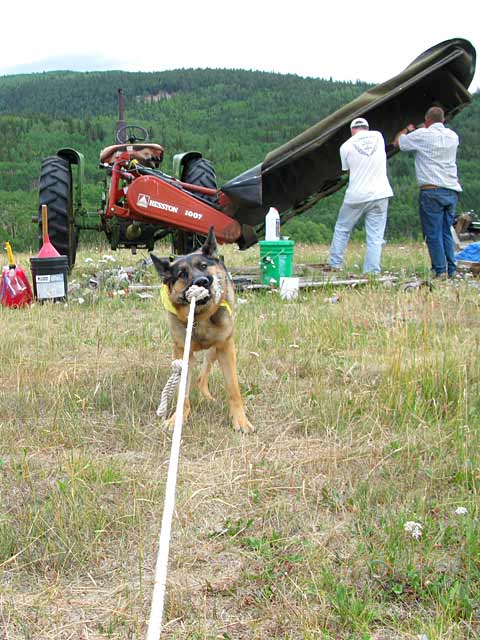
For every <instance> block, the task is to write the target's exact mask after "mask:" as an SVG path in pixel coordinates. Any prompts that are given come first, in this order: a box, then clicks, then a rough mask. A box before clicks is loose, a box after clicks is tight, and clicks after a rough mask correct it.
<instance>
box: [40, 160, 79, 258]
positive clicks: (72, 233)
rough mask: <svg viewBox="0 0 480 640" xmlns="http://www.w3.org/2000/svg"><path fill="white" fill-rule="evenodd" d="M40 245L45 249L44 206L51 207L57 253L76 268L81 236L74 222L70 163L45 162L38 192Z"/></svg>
mask: <svg viewBox="0 0 480 640" xmlns="http://www.w3.org/2000/svg"><path fill="white" fill-rule="evenodd" d="M38 195H39V199H38V205H39V206H38V222H39V226H38V241H39V247H40V248H41V247H42V243H43V234H42V205H44V204H46V205H47V207H48V236H49V238H50V242H51V243H52V244H53V246H54V247H55V249H56V250H57V251H58V252H59V253H60V254H61V255H63V256H67V258H68V267H69V269H70V270H71V269H72V268H73V265H74V264H75V257H76V254H77V244H78V236H77V230H76V228H75V225H74V222H73V209H72V174H71V172H70V164H69V162H68V160H65V159H64V158H61V157H60V156H50V157H48V158H44V159H43V160H42V167H41V170H40V183H39V189H38Z"/></svg>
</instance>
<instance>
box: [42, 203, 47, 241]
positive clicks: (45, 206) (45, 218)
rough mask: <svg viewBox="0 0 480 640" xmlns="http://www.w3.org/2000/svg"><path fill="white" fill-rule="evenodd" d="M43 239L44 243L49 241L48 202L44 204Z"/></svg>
mask: <svg viewBox="0 0 480 640" xmlns="http://www.w3.org/2000/svg"><path fill="white" fill-rule="evenodd" d="M42 240H43V243H42V244H45V242H47V241H48V207H47V205H46V204H42Z"/></svg>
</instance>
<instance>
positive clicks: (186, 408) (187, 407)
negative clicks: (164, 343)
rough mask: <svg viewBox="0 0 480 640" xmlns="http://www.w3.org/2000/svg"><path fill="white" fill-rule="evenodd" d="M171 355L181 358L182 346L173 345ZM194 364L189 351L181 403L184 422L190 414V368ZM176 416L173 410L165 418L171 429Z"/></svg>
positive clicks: (176, 358) (177, 358)
mask: <svg viewBox="0 0 480 640" xmlns="http://www.w3.org/2000/svg"><path fill="white" fill-rule="evenodd" d="M173 357H174V359H175V360H182V358H183V348H181V347H177V346H176V345H175V347H174V349H173ZM194 364H195V358H194V356H193V353H192V352H190V357H189V359H188V375H187V385H186V387H185V402H184V405H183V422H186V421H187V419H188V416H189V415H190V382H191V380H192V369H193V365H194ZM176 416H177V412H176V411H175V413H174V414H173V415H172V416H171V417H170V418H169V419H168V420H167V425H168V427H169V428H170V429H173V427H174V426H175V419H176Z"/></svg>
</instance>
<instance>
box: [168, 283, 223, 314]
mask: <svg viewBox="0 0 480 640" xmlns="http://www.w3.org/2000/svg"><path fill="white" fill-rule="evenodd" d="M160 299H161V301H162V304H163V306H164V307H165V309H166V310H167V311H170V313H174V314H175V315H176V316H177V315H178V313H177V310H176V309H175V307H174V306H173V304H172V301H171V300H170V296H169V295H168V287H167V285H166V284H165V283H164V284H163V285H162V288H161V289H160ZM220 306H221V307H225V309H226V310H227V311H228V313H229V314H230V315H233V314H232V307H231V306H230V305H229V304H228V302H227V301H226V300H224V301H223V302H221V303H220Z"/></svg>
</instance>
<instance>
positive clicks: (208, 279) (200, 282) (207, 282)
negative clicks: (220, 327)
mask: <svg viewBox="0 0 480 640" xmlns="http://www.w3.org/2000/svg"><path fill="white" fill-rule="evenodd" d="M212 283H213V278H212V276H204V275H201V276H197V277H196V278H194V279H193V280H192V284H191V285H190V287H191V286H193V285H195V286H196V287H203V288H204V289H206V290H207V291H208V294H209V295H208V296H205V298H200V299H199V300H197V306H199V305H202V304H206V303H207V302H208V301H209V300H210V299H211V295H212V294H211V291H210V287H211V286H212ZM190 287H188V288H187V289H186V291H185V293H186V292H187V291H188V289H190ZM185 300H186V302H188V300H187V298H185Z"/></svg>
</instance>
